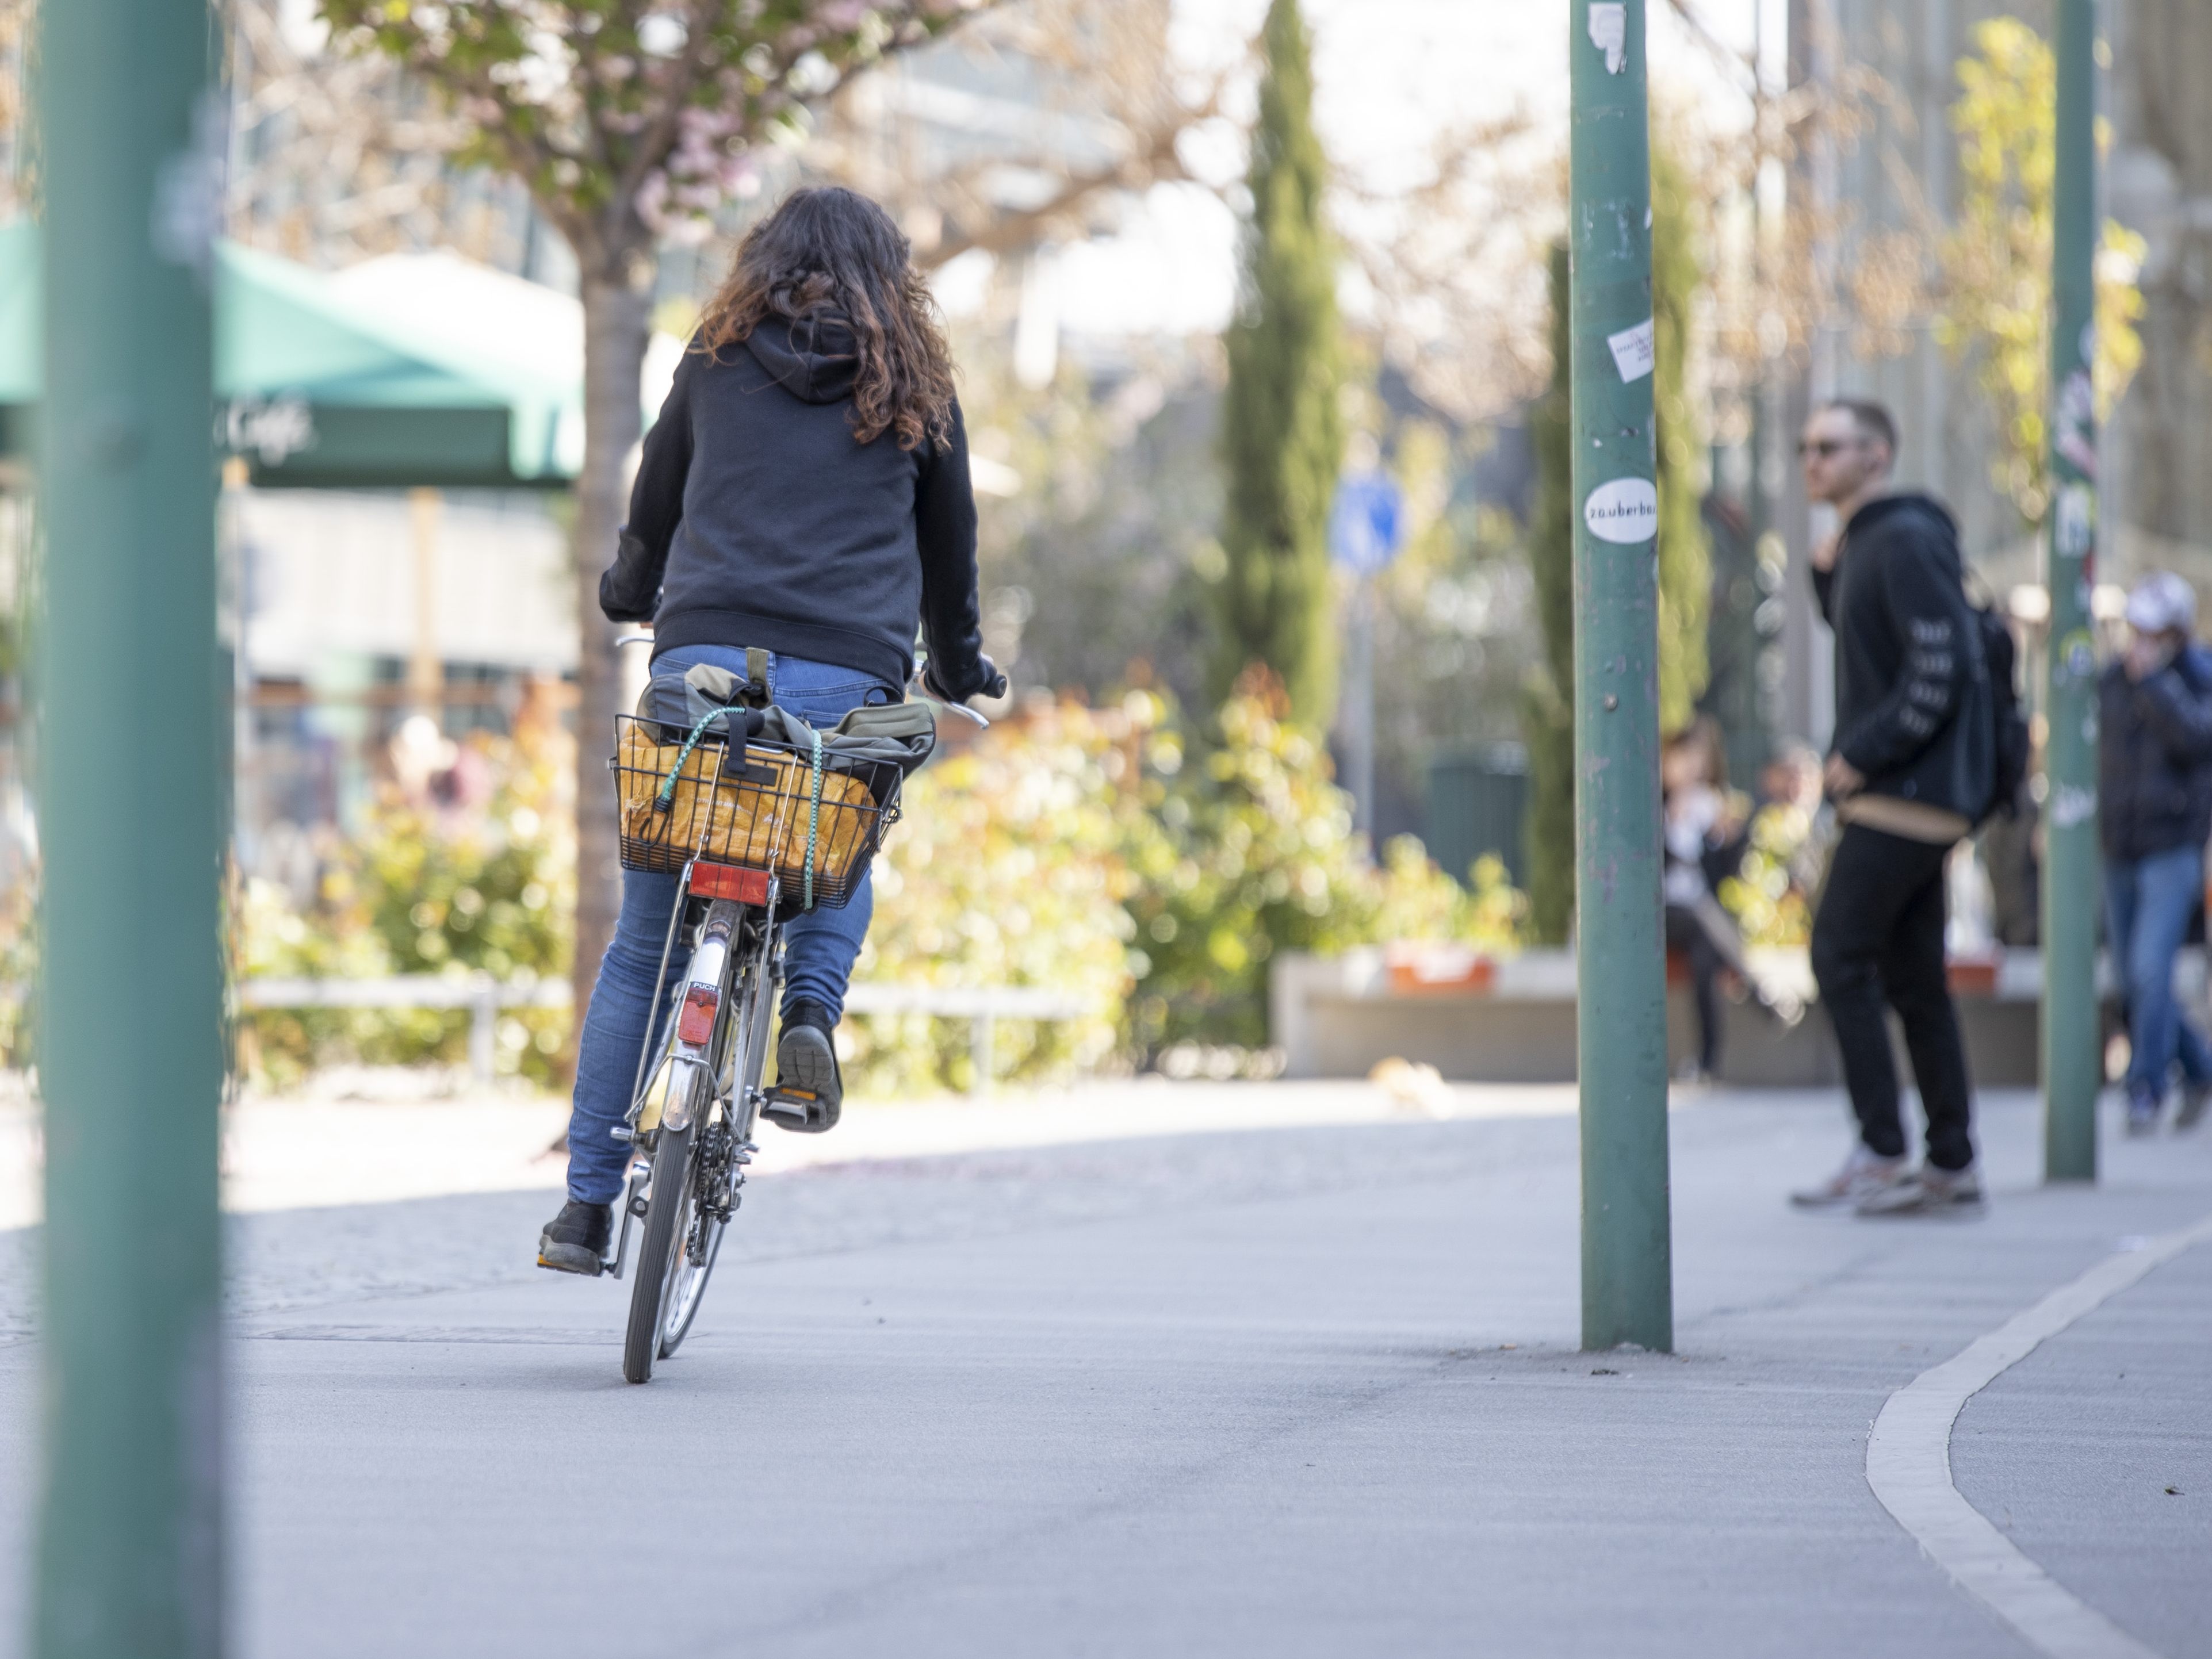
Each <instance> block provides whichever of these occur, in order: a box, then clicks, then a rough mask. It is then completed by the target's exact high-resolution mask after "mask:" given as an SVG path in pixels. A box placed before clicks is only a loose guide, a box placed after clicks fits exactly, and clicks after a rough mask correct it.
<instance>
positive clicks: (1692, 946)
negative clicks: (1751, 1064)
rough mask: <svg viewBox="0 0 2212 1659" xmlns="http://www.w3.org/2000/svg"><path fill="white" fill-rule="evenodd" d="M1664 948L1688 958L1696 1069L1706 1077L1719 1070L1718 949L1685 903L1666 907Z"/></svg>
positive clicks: (1719, 994) (1702, 924)
mask: <svg viewBox="0 0 2212 1659" xmlns="http://www.w3.org/2000/svg"><path fill="white" fill-rule="evenodd" d="M1667 948H1668V950H1670V951H1680V952H1681V953H1682V954H1683V955H1684V956H1685V957H1687V958H1688V959H1689V963H1690V986H1691V988H1692V991H1693V992H1694V993H1695V994H1696V998H1697V1005H1698V1069H1699V1071H1701V1072H1703V1073H1705V1074H1706V1075H1707V1076H1709V1077H1710V1076H1711V1075H1713V1074H1714V1073H1717V1072H1718V1071H1719V1070H1720V1068H1721V987H1720V978H1721V963H1722V957H1721V948H1720V946H1719V945H1716V944H1714V943H1713V936H1712V935H1711V933H1707V932H1706V931H1705V923H1704V922H1702V921H1699V920H1698V913H1697V912H1696V911H1695V910H1692V908H1690V907H1689V906H1688V905H1686V904H1670V905H1668V907H1667Z"/></svg>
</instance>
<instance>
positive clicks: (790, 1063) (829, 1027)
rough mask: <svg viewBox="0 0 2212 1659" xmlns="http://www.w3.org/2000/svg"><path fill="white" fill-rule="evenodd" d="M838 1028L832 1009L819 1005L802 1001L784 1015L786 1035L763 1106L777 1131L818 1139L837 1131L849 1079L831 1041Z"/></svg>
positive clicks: (779, 1043) (777, 1052)
mask: <svg viewBox="0 0 2212 1659" xmlns="http://www.w3.org/2000/svg"><path fill="white" fill-rule="evenodd" d="M836 1029H837V1022H836V1020H834V1019H832V1018H830V1017H829V1009H827V1008H825V1007H823V1006H822V1004H820V1003H818V1002H814V1001H810V1000H800V1001H798V1002H794V1003H793V1004H792V1005H791V1006H789V1007H788V1008H787V1009H785V1010H784V1011H783V1031H782V1034H781V1036H778V1037H777V1038H776V1042H775V1088H773V1089H771V1090H769V1093H768V1098H767V1099H766V1100H764V1101H763V1102H762V1103H761V1114H762V1115H763V1116H764V1117H766V1118H767V1119H768V1121H769V1122H771V1123H773V1124H775V1127H777V1128H779V1129H789V1130H791V1131H792V1132H793V1133H797V1134H802V1135H818V1134H820V1133H822V1132H823V1130H825V1129H834V1128H836V1127H837V1114H838V1110H839V1109H840V1108H841V1107H842V1106H843V1104H844V1103H845V1080H844V1079H843V1078H842V1076H841V1075H840V1074H839V1073H838V1070H837V1046H836V1043H835V1042H833V1041H831V1038H830V1033H832V1032H833V1031H835V1030H836Z"/></svg>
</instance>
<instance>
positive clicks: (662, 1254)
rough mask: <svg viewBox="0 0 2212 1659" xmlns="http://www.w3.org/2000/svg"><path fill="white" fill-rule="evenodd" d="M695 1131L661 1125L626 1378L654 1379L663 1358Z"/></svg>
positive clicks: (688, 1209)
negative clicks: (664, 1329) (665, 1312)
mask: <svg viewBox="0 0 2212 1659" xmlns="http://www.w3.org/2000/svg"><path fill="white" fill-rule="evenodd" d="M692 1135H693V1132H692V1131H691V1130H690V1129H663V1130H661V1132H660V1139H659V1145H658V1146H655V1147H654V1148H653V1188H652V1193H653V1196H652V1198H651V1200H649V1201H648V1202H647V1205H646V1210H645V1239H644V1242H643V1243H642V1244H641V1246H640V1247H639V1249H638V1259H637V1280H636V1283H635V1285H633V1286H632V1287H631V1290H630V1293H629V1328H628V1329H627V1330H626V1331H625V1332H624V1333H623V1377H624V1379H625V1380H627V1381H629V1382H631V1383H650V1382H651V1381H653V1361H654V1360H656V1359H658V1358H660V1357H661V1316H662V1311H663V1310H664V1309H665V1307H667V1305H668V1304H669V1301H670V1295H669V1293H670V1291H671V1290H672V1289H674V1288H675V1286H674V1284H673V1281H674V1280H675V1279H676V1278H677V1270H678V1267H679V1266H680V1265H681V1264H682V1262H683V1261H684V1235H685V1234H686V1233H687V1232H688V1231H690V1221H691V1215H692V1212H693V1207H694V1205H695V1203H696V1200H695V1198H694V1196H693V1193H692V1187H693V1182H692V1170H693V1166H694V1164H695V1163H696V1159H695V1158H693V1156H692Z"/></svg>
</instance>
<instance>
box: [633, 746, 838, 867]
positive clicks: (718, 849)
mask: <svg viewBox="0 0 2212 1659" xmlns="http://www.w3.org/2000/svg"><path fill="white" fill-rule="evenodd" d="M683 747H684V746H683V745H682V744H675V743H668V744H663V743H655V742H654V741H653V738H651V737H650V736H649V735H648V733H647V727H646V726H645V725H644V724H643V723H641V722H638V721H629V720H626V721H624V722H623V730H622V747H621V751H620V757H619V761H618V763H617V769H616V774H615V775H616V776H617V778H618V779H620V781H621V784H622V839H623V863H624V864H625V865H627V866H629V867H630V868H632V869H639V870H666V871H675V870H681V869H682V868H683V867H684V864H685V863H686V862H687V861H688V860H690V858H691V857H692V856H693V855H694V854H701V855H703V856H705V857H707V858H709V859H713V860H716V861H717V862H720V863H724V864H742V865H746V866H750V867H751V868H753V869H756V870H772V871H774V872H775V873H776V874H777V875H778V876H780V877H781V878H784V879H785V880H786V881H787V882H789V883H792V884H794V885H795V884H798V883H799V881H800V878H801V877H802V876H803V875H804V873H805V868H806V825H807V819H808V817H809V815H810V807H811V801H812V795H813V774H812V770H811V768H810V767H809V766H808V765H807V763H806V762H805V761H804V760H799V759H795V758H793V757H792V756H789V755H787V754H785V753H783V752H781V750H763V749H750V750H747V751H746V755H745V758H746V762H747V769H748V770H751V771H755V772H759V773H765V772H767V771H769V770H773V771H774V772H775V781H773V782H770V781H768V780H767V779H766V777H764V776H763V777H762V778H760V779H759V781H754V780H753V779H750V778H748V779H744V780H737V779H731V778H724V777H723V776H722V758H723V755H724V753H725V750H724V749H723V747H722V745H720V744H704V743H702V744H699V745H698V746H697V747H696V748H694V749H693V750H692V751H691V752H690V754H689V755H686V756H684V769H683V770H682V772H680V773H679V774H678V775H677V779H676V788H675V791H674V793H673V794H672V796H671V799H670V800H669V804H668V807H667V810H666V811H656V810H655V802H656V801H657V800H658V799H659V793H660V787H661V785H662V783H663V782H664V781H665V780H666V778H667V776H668V774H669V769H671V767H673V766H674V765H675V764H676V757H677V756H678V755H679V754H682V753H683ZM874 809H875V799H874V797H873V796H872V795H871V794H870V793H869V791H868V786H867V785H866V783H865V782H864V781H861V780H860V779H859V778H856V777H854V776H853V775H851V774H850V773H847V772H835V771H831V770H829V769H828V768H826V767H825V768H824V769H823V773H822V809H821V812H820V815H819V817H818V818H817V822H816V825H815V834H814V879H815V882H816V884H817V886H819V885H824V884H836V883H841V882H842V881H843V880H844V879H845V878H846V877H847V875H848V874H849V873H850V872H851V869H852V865H853V861H854V857H855V855H856V854H859V853H860V851H861V850H862V848H864V847H865V846H866V842H867V839H868V831H869V828H870V825H871V823H872V820H873V817H874Z"/></svg>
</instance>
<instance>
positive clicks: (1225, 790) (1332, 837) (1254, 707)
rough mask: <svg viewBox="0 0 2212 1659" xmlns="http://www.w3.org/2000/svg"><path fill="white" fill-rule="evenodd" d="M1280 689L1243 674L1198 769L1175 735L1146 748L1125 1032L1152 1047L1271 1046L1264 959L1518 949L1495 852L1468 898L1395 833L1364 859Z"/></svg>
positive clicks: (1347, 810) (1324, 767) (1344, 808)
mask: <svg viewBox="0 0 2212 1659" xmlns="http://www.w3.org/2000/svg"><path fill="white" fill-rule="evenodd" d="M1285 715H1286V702H1285V698H1284V697H1283V695H1282V691H1281V689H1280V687H1279V685H1277V684H1275V683H1274V682H1273V679H1272V678H1270V677H1268V676H1267V674H1266V673H1265V672H1264V671H1259V672H1248V673H1247V674H1246V676H1245V677H1244V678H1243V679H1242V680H1240V681H1239V682H1238V686H1237V692H1236V694H1235V695H1234V696H1231V698H1230V699H1229V701H1228V702H1227V703H1225V705H1223V708H1222V710H1221V714H1220V717H1219V728H1220V732H1219V735H1220V739H1221V740H1220V744H1219V746H1218V747H1217V748H1215V749H1213V750H1211V751H1210V752H1209V753H1207V754H1206V755H1205V756H1204V757H1203V758H1202V761H1201V763H1200V765H1198V766H1196V767H1193V766H1190V765H1188V764H1187V760H1186V744H1185V740H1184V738H1182V736H1181V735H1180V734H1178V733H1176V732H1172V731H1162V732H1158V734H1156V735H1155V736H1154V737H1153V738H1152V740H1151V741H1150V742H1149V743H1148V744H1147V745H1146V779H1145V783H1144V801H1145V805H1146V807H1147V809H1148V812H1147V816H1148V817H1152V818H1154V819H1155V820H1156V822H1157V824H1158V834H1157V836H1155V837H1153V838H1152V839H1148V840H1146V841H1144V842H1141V843H1139V844H1136V845H1133V847H1132V848H1131V853H1132V862H1133V865H1134V867H1135V871H1136V874H1137V878H1138V880H1137V884H1136V887H1135V890H1134V891H1133V895H1132V896H1131V899H1130V904H1129V908H1130V912H1131V915H1133V918H1134V920H1135V922H1136V930H1137V944H1138V948H1139V951H1140V953H1141V960H1140V961H1139V963H1138V964H1137V971H1138V977H1139V984H1138V987H1137V996H1136V1001H1135V1004H1134V1006H1133V1009H1132V1011H1131V1020H1130V1025H1131V1032H1130V1035H1131V1037H1132V1039H1133V1043H1134V1045H1135V1046H1136V1048H1138V1049H1139V1051H1140V1052H1141V1053H1142V1054H1144V1055H1145V1056H1146V1057H1147V1058H1150V1057H1151V1056H1153V1055H1156V1054H1158V1052H1159V1051H1160V1050H1161V1049H1162V1048H1166V1047H1168V1046H1170V1045H1171V1044H1175V1043H1179V1042H1210V1043H1223V1044H1231V1045H1236V1046H1241V1047H1244V1048H1259V1047H1261V1045H1263V1044H1264V1043H1265V1042H1267V963H1268V960H1269V959H1270V958H1271V957H1273V956H1274V955H1275V953H1276V952H1277V951H1316V952H1320V953H1322V954H1327V953H1329V952H1332V951H1341V950H1345V949H1346V948H1348V947H1350V946H1352V945H1365V944H1374V943H1380V942H1382V941H1383V940H1385V939H1458V940H1462V941H1465V942H1467V943H1469V944H1474V945H1480V946H1485V947H1487V948H1489V949H1492V950H1498V951H1510V950H1511V949H1514V948H1516V946H1517V945H1518V942H1519V939H1520V936H1521V930H1522V924H1523V921H1524V918H1525V913H1526V905H1525V902H1523V901H1522V898H1521V896H1519V895H1518V894H1516V893H1515V892H1513V891H1512V890H1511V889H1510V886H1508V885H1507V884H1506V883H1505V878H1504V869H1503V866H1498V865H1497V864H1496V862H1495V861H1494V860H1492V861H1491V862H1490V866H1489V867H1488V869H1487V870H1486V871H1485V872H1479V873H1478V886H1477V889H1476V890H1475V891H1474V893H1472V894H1470V893H1468V891H1466V890H1463V889H1462V888H1461V886H1460V885H1459V884H1458V883H1456V882H1455V881H1453V880H1452V879H1451V878H1449V877H1448V876H1446V875H1445V874H1444V873H1443V871H1442V870H1440V869H1438V868H1437V866H1436V865H1435V864H1434V863H1433V862H1431V860H1430V859H1429V857H1428V855H1427V854H1426V853H1425V851H1424V850H1423V849H1422V848H1421V844H1420V842H1419V841H1418V840H1416V839H1415V838H1414V837H1413V836H1400V837H1398V838H1396V839H1395V840H1394V841H1393V842H1391V843H1390V844H1389V846H1388V847H1387V848H1385V849H1384V854H1383V862H1382V865H1381V866H1380V867H1379V868H1377V867H1375V866H1370V864H1369V863H1368V862H1367V860H1366V859H1365V857H1364V851H1363V848H1362V847H1361V844H1360V842H1358V839H1357V838H1356V837H1355V836H1353V834H1352V800H1351V798H1350V797H1349V796H1348V795H1346V793H1344V791H1342V790H1341V789H1339V788H1338V787H1336V785H1335V783H1334V781H1333V779H1332V769H1331V766H1330V763H1329V758H1328V751H1327V750H1325V749H1324V748H1323V747H1322V744H1320V742H1319V741H1318V740H1317V739H1316V738H1314V737H1313V736H1312V735H1310V733H1309V732H1306V731H1304V729H1303V728H1301V727H1299V726H1296V725H1293V724H1291V723H1290V722H1289V720H1287V719H1286V718H1285Z"/></svg>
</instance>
